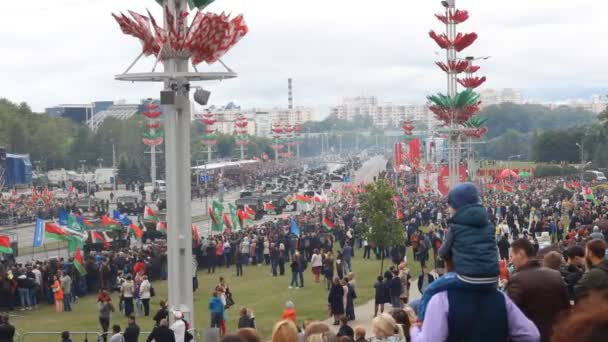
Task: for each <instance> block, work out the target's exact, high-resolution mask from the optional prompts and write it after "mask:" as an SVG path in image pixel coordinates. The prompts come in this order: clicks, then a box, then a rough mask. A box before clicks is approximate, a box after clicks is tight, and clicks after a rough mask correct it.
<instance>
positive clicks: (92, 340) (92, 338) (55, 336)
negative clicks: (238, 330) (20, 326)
mask: <svg viewBox="0 0 608 342" xmlns="http://www.w3.org/2000/svg"><path fill="white" fill-rule="evenodd" d="M188 332H189V333H191V334H192V336H193V339H192V342H197V341H202V339H201V338H200V336H199V335H198V332H197V330H196V329H190V330H188ZM69 333H70V338H71V339H72V340H74V336H75V335H76V336H79V335H84V340H82V341H88V342H97V341H100V340H101V339H102V337H103V335H104V333H103V332H97V331H70V332H69ZM151 333H152V332H151V331H141V332H140V333H139V340H141V341H145V340H146V339H145V338H143V336H146V338H147V336H149V335H150V334H151ZM61 334H62V332H61V331H26V332H24V333H22V334H19V333H17V332H16V333H15V337H14V339H13V340H14V341H17V342H26V338H27V337H30V340H33V341H40V340H42V341H52V342H55V341H59V340H61ZM34 336H43V337H46V338H43V339H40V338H38V339H36V338H34ZM111 336H112V333H111V332H108V333H107V340H108V341H109V340H110V337H111Z"/></svg>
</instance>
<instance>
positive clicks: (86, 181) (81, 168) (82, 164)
mask: <svg viewBox="0 0 608 342" xmlns="http://www.w3.org/2000/svg"><path fill="white" fill-rule="evenodd" d="M86 162H87V161H86V160H83V159H81V160H80V172H81V173H82V181H83V182H85V183H87V195H88V194H90V193H91V192H90V189H89V181H88V180H86V179H85V177H84V164H85V163H86Z"/></svg>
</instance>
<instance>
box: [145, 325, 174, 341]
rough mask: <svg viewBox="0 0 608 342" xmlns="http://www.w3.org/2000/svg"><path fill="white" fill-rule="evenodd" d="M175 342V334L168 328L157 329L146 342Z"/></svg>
mask: <svg viewBox="0 0 608 342" xmlns="http://www.w3.org/2000/svg"><path fill="white" fill-rule="evenodd" d="M152 340H154V341H155V342H175V334H174V333H173V330H171V329H169V328H168V327H156V328H154V330H152V333H150V335H149V336H148V339H147V340H146V342H151V341H152Z"/></svg>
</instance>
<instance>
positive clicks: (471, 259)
mask: <svg viewBox="0 0 608 342" xmlns="http://www.w3.org/2000/svg"><path fill="white" fill-rule="evenodd" d="M448 205H449V206H450V211H451V213H452V217H451V219H450V221H449V231H448V233H447V235H446V237H445V240H444V242H443V244H442V245H441V248H439V256H440V257H441V258H442V259H446V258H450V259H451V260H452V261H453V264H454V270H453V272H449V273H447V274H446V275H444V276H443V277H440V278H439V279H437V280H436V281H435V282H433V283H431V284H430V285H429V286H428V287H427V289H426V291H424V293H423V294H422V298H421V299H420V307H419V312H418V317H419V318H420V320H423V319H424V313H425V311H426V305H427V304H428V302H429V301H430V299H431V297H432V296H433V295H434V294H436V293H438V292H441V291H446V290H449V289H457V288H471V289H479V290H481V289H486V288H492V287H496V286H497V284H498V274H499V268H498V253H497V250H496V242H495V239H494V233H495V228H494V225H492V223H491V222H490V221H489V219H488V213H487V210H486V209H485V208H484V207H483V206H482V205H481V204H480V199H479V195H478V193H477V188H476V187H475V185H474V184H472V183H463V184H459V185H457V186H455V187H454V189H452V190H451V191H450V193H449V194H448Z"/></svg>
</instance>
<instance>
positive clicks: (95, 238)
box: [91, 231, 110, 249]
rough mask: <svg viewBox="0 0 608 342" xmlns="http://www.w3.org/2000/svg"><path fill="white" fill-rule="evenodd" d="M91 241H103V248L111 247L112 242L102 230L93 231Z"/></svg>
mask: <svg viewBox="0 0 608 342" xmlns="http://www.w3.org/2000/svg"><path fill="white" fill-rule="evenodd" d="M91 242H93V243H103V248H105V249H108V248H110V243H109V242H108V240H107V239H106V237H105V236H104V235H103V234H101V233H100V232H96V231H91Z"/></svg>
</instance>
